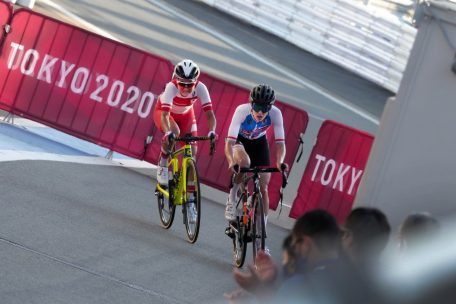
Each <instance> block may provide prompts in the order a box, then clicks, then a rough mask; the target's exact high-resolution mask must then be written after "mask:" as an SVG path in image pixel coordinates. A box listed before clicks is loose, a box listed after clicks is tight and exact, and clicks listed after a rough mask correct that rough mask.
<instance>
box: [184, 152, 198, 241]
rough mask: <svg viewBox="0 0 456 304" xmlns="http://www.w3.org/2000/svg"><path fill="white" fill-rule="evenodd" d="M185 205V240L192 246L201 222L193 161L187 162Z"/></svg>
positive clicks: (196, 174) (196, 173) (196, 172)
mask: <svg viewBox="0 0 456 304" xmlns="http://www.w3.org/2000/svg"><path fill="white" fill-rule="evenodd" d="M185 184H186V191H185V195H186V197H185V204H184V206H183V207H184V209H183V215H184V224H185V231H186V233H187V240H188V242H189V243H191V244H193V243H195V242H196V240H197V239H198V233H199V228H200V221H201V193H200V184H199V179H198V170H197V168H196V163H195V160H194V159H190V160H189V161H188V162H187V174H186V181H185Z"/></svg>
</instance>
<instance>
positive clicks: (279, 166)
mask: <svg viewBox="0 0 456 304" xmlns="http://www.w3.org/2000/svg"><path fill="white" fill-rule="evenodd" d="M276 166H277V169H279V170H280V172H285V173H288V164H286V163H277V165H276Z"/></svg>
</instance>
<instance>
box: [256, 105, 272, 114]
mask: <svg viewBox="0 0 456 304" xmlns="http://www.w3.org/2000/svg"><path fill="white" fill-rule="evenodd" d="M271 108H272V105H270V104H263V103H252V109H253V110H254V111H255V112H260V111H261V112H263V113H267V112H269V111H270V110H271Z"/></svg>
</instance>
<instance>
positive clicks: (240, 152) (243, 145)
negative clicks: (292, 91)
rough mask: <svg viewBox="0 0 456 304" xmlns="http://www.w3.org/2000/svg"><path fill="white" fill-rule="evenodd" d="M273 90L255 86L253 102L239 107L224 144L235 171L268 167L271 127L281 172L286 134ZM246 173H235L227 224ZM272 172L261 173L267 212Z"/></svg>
mask: <svg viewBox="0 0 456 304" xmlns="http://www.w3.org/2000/svg"><path fill="white" fill-rule="evenodd" d="M274 101H275V93H274V90H273V89H272V88H271V87H270V86H268V85H265V84H260V85H257V86H255V87H254V88H253V89H252V90H251V91H250V102H249V103H246V104H242V105H240V106H238V107H237V108H236V111H235V112H234V115H233V118H232V120H231V124H230V128H229V130H228V136H227V138H226V143H225V155H226V158H227V160H228V165H229V168H230V169H231V170H233V171H234V169H233V167H234V165H239V167H269V166H270V157H269V144H268V141H267V138H266V131H267V130H268V129H269V128H270V127H272V128H273V130H274V138H275V144H276V164H275V165H276V166H277V168H278V169H279V170H281V164H282V163H283V161H284V159H285V153H286V149H285V132H284V130H283V118H282V112H281V111H280V110H279V108H277V107H276V106H274V105H273V104H274ZM242 175H243V174H236V177H235V179H234V183H233V187H232V188H231V189H230V194H229V197H228V201H227V203H226V209H225V218H226V219H227V220H228V221H232V220H235V219H236V210H235V205H234V204H235V201H236V193H237V191H238V189H239V186H240V183H241V182H242V178H243V176H242ZM270 178H271V174H270V173H261V177H260V188H261V195H262V197H263V204H264V212H265V215H266V218H265V219H266V223H267V218H268V217H267V214H268V211H269V196H268V184H269V180H270Z"/></svg>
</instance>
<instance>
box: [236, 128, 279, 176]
mask: <svg viewBox="0 0 456 304" xmlns="http://www.w3.org/2000/svg"><path fill="white" fill-rule="evenodd" d="M236 143H237V144H238V143H241V144H242V145H243V146H244V149H245V152H247V155H248V156H249V158H250V167H251V168H253V167H269V166H270V165H271V160H270V157H269V144H268V139H267V138H266V135H264V136H262V137H260V138H257V139H247V138H245V137H242V136H241V135H239V136H238V138H237V140H236Z"/></svg>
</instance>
